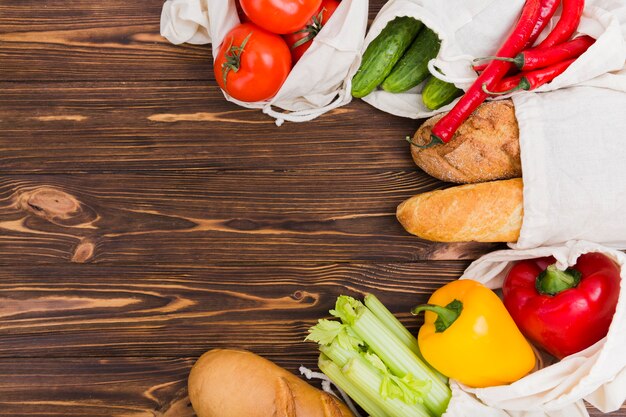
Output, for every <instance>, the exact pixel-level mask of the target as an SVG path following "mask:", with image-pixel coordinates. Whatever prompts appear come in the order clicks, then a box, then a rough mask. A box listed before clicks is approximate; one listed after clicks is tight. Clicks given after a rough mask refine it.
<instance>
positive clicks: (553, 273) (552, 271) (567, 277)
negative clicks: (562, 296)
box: [535, 264, 582, 295]
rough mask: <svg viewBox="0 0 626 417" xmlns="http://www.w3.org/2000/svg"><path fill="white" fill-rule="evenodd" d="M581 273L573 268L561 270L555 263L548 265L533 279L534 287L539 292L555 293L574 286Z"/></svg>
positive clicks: (577, 282)
mask: <svg viewBox="0 0 626 417" xmlns="http://www.w3.org/2000/svg"><path fill="white" fill-rule="evenodd" d="M581 277H582V274H581V273H580V271H577V270H576V269H574V268H567V269H566V270H565V271H561V270H560V269H558V268H557V267H556V264H552V265H550V266H548V267H547V268H546V269H545V270H544V271H542V272H541V273H540V274H539V276H538V277H537V280H536V281H535V288H537V291H538V292H539V293H540V294H545V295H557V294H559V293H561V292H563V291H565V290H569V289H570V288H575V287H576V286H577V285H578V284H579V283H580V280H581Z"/></svg>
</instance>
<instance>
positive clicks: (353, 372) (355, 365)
mask: <svg viewBox="0 0 626 417" xmlns="http://www.w3.org/2000/svg"><path fill="white" fill-rule="evenodd" d="M342 371H343V374H344V375H345V377H346V378H347V380H348V381H350V382H351V383H352V384H355V385H357V386H358V387H359V389H360V390H361V391H362V392H364V393H369V395H368V396H369V397H370V399H371V400H372V401H373V402H375V403H376V405H378V406H379V407H380V408H382V409H383V410H385V412H386V414H387V415H389V416H393V417H431V415H430V414H429V412H428V409H427V408H426V407H425V406H424V405H423V404H419V403H417V404H407V403H405V402H403V401H402V400H400V399H398V398H383V397H382V396H381V395H380V392H379V389H380V386H381V385H382V384H383V375H382V374H381V372H380V371H379V370H377V369H376V368H374V367H373V366H372V365H371V364H369V363H368V362H367V361H366V360H365V359H363V358H362V357H360V356H359V357H355V358H354V359H351V360H350V361H349V362H348V363H347V364H346V366H344V367H343V369H342Z"/></svg>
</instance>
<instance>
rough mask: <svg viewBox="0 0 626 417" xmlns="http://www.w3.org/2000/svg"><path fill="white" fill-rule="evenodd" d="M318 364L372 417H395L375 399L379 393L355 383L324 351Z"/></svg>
mask: <svg viewBox="0 0 626 417" xmlns="http://www.w3.org/2000/svg"><path fill="white" fill-rule="evenodd" d="M317 365H318V366H319V368H320V370H321V371H322V372H324V373H325V374H326V376H327V377H329V378H330V379H331V380H332V381H333V382H334V383H335V385H337V386H338V387H339V388H341V389H342V390H343V391H344V392H345V393H346V394H348V395H349V396H350V398H352V399H353V400H354V401H356V403H357V404H359V405H360V406H361V408H363V410H365V411H366V412H367V413H368V414H369V415H370V416H371V417H393V416H389V415H388V414H387V413H385V411H383V409H382V408H381V407H379V405H378V404H377V403H376V402H375V401H374V400H373V398H376V397H377V395H372V394H371V393H369V394H368V393H367V392H363V391H362V390H361V388H360V386H359V384H356V383H353V382H352V381H350V380H349V379H348V378H346V376H345V375H344V374H343V372H341V368H340V367H339V366H337V364H335V362H333V361H332V360H330V359H329V358H328V357H327V356H326V355H324V354H323V353H322V354H320V357H319V360H318V361H317Z"/></svg>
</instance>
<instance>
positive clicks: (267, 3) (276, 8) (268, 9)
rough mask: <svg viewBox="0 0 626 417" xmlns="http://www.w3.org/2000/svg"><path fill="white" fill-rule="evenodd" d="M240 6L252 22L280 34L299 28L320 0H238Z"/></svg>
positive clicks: (313, 11)
mask: <svg viewBox="0 0 626 417" xmlns="http://www.w3.org/2000/svg"><path fill="white" fill-rule="evenodd" d="M240 3H241V8H242V9H243V11H244V12H245V14H246V15H247V16H248V17H249V18H250V20H252V21H253V22H254V23H256V24H257V25H259V26H260V27H262V28H263V29H265V30H268V31H270V32H273V33H278V34H281V35H284V34H287V33H292V32H295V31H297V30H298V29H300V28H301V27H302V26H304V25H305V24H306V22H307V21H308V20H309V19H310V18H311V16H313V14H314V13H315V11H316V10H317V9H318V8H319V7H320V4H322V0H240Z"/></svg>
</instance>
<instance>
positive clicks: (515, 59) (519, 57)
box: [472, 54, 524, 68]
mask: <svg viewBox="0 0 626 417" xmlns="http://www.w3.org/2000/svg"><path fill="white" fill-rule="evenodd" d="M481 61H504V62H512V63H513V64H515V66H516V67H517V68H521V67H522V66H524V57H523V56H522V55H521V54H517V55H516V56H515V57H513V58H508V57H504V56H485V57H482V58H476V59H474V60H473V61H472V62H481Z"/></svg>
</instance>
